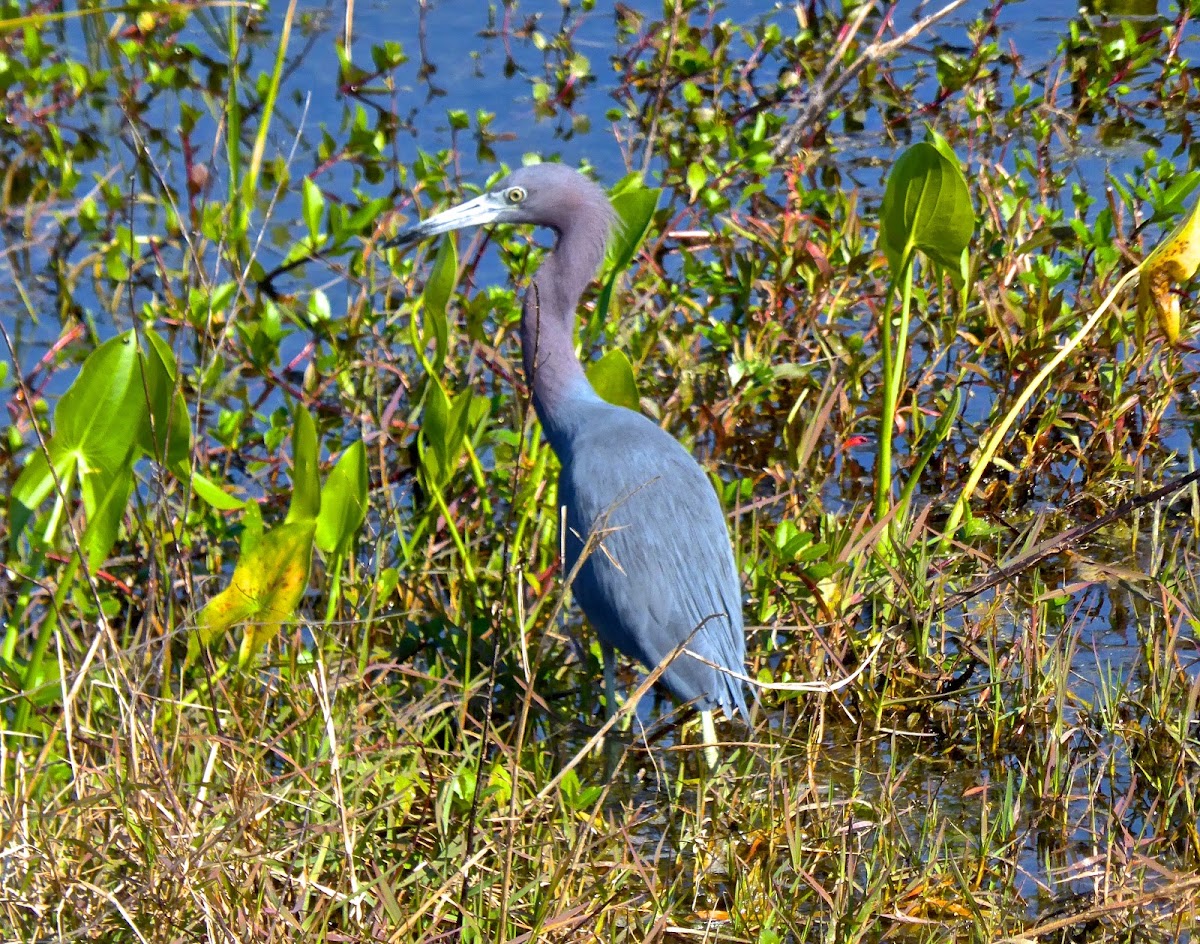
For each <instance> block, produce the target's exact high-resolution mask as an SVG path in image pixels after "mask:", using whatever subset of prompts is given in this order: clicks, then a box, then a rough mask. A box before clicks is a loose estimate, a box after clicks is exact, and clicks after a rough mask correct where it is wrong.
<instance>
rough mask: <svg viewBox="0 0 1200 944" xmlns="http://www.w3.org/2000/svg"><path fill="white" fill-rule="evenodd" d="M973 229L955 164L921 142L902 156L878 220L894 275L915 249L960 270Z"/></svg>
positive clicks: (963, 181) (971, 212)
mask: <svg viewBox="0 0 1200 944" xmlns="http://www.w3.org/2000/svg"><path fill="white" fill-rule="evenodd" d="M943 144H944V142H943ZM974 231H975V209H974V207H973V206H972V205H971V194H970V191H969V190H968V189H967V181H966V179H965V178H964V177H963V173H962V170H961V168H960V167H959V164H958V161H956V160H952V159H951V158H948V157H947V156H946V155H945V154H943V153H942V151H941V150H939V148H938V147H937V146H936V145H935V144H929V143H927V142H924V141H922V142H920V143H919V144H914V145H913V146H912V147H910V148H909V149H908V150H907V151H905V152H904V153H903V154H902V155H900V159H899V160H897V161H896V163H895V165H894V166H893V167H892V172H891V173H890V174H889V175H888V182H887V189H886V190H885V192H884V195H883V206H882V208H881V210H880V216H879V242H880V245H881V246H882V248H883V251H884V252H885V253H886V254H887V259H888V265H889V266H890V267H891V270H892V273H893V276H894V277H895V276H898V275H899V274H900V271H901V267H902V266H903V265H904V263H905V261H906V259H907V257H908V255H909V254H910V252H912V251H913V250H917V251H920V252H922V253H924V254H925V255H926V256H927V257H928V258H929V259H930V260H932V261H933V262H935V263H937V264H938V265H941V266H945V267H946V268H948V269H951V270H955V271H956V270H958V269H959V268H960V266H961V261H962V253H963V250H964V249H966V248H967V246H968V244H969V243H970V241H971V235H972V233H973V232H974Z"/></svg>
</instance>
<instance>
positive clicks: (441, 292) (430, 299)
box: [421, 236, 458, 373]
mask: <svg viewBox="0 0 1200 944" xmlns="http://www.w3.org/2000/svg"><path fill="white" fill-rule="evenodd" d="M457 280H458V252H457V251H456V250H455V248H454V240H453V239H451V238H450V237H448V236H447V237H446V238H445V239H443V240H442V244H441V245H440V246H439V247H438V252H437V257H436V258H435V259H434V260H433V271H432V272H430V273H429V281H428V282H426V283H425V291H424V292H423V293H422V295H421V301H422V303H423V307H424V309H425V319H426V326H427V328H428V329H429V330H430V331H432V332H433V336H434V339H435V342H436V348H435V353H434V356H433V365H432V366H433V370H434V372H435V373H440V372H441V369H442V365H443V364H445V362H446V354H447V353H448V352H449V350H450V319H449V317H448V316H447V314H446V308H447V306H448V305H449V304H450V293H451V292H453V291H454V283H455V282H456V281H457ZM426 338H428V335H426Z"/></svg>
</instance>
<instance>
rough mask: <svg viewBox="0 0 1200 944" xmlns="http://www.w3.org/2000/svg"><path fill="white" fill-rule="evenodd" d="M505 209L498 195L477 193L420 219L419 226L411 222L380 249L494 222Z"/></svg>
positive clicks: (506, 207) (409, 244) (406, 244)
mask: <svg viewBox="0 0 1200 944" xmlns="http://www.w3.org/2000/svg"><path fill="white" fill-rule="evenodd" d="M507 209H508V206H507V205H506V204H505V203H504V198H503V197H501V196H500V195H499V194H494V193H485V194H481V195H480V196H478V197H476V198H475V199H474V200H468V201H467V202H466V203H460V204H459V205H458V206H456V207H451V208H450V209H449V210H443V211H442V212H441V213H435V214H434V215H433V216H431V217H429V219H427V220H422V221H421V222H420V223H414V224H413V225H412V226H409V227H406V228H405V229H402V230H401V231H400V232H398V233H397V234H396V235H395V236H393V237H392V238H391V239H389V240H388V241H387V242H386V243H384V244H383V245H384V248H388V247H391V246H411V245H412V244H413V243H417V242H420V241H421V240H424V239H428V238H429V237H430V236H437V235H439V234H441V233H448V232H450V231H451V230H452V229H465V228H466V227H468V226H483V225H485V224H487V223H495V222H497V221H499V220H502V219H503V218H504V215H505V211H506V210H507Z"/></svg>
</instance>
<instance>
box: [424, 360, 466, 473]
mask: <svg viewBox="0 0 1200 944" xmlns="http://www.w3.org/2000/svg"><path fill="white" fill-rule="evenodd" d="M472 401H473V397H472V394H471V391H470V390H464V391H463V392H462V393H460V394H459V395H458V396H457V397H455V398H454V399H453V400H451V399H450V398H449V397H448V396H447V395H446V391H445V390H443V389H442V385H441V384H440V383H438V382H436V381H435V382H434V383H432V384H430V386H429V392H428V393H427V394H426V399H425V417H424V419H423V420H422V422H421V442H420V444H419V448H420V450H421V464H422V466H423V468H424V470H425V473H426V475H427V476H428V477H429V481H430V483H431V484H434V485H438V486H441V485H444V484H445V483H446V482H448V481H449V480H450V477H451V476H452V475H453V474H454V470H455V469H456V468H458V461H459V459H460V458H461V456H462V453H463V444H464V442H465V441H466V432H467V423H468V421H469V420H470V418H471V403H472Z"/></svg>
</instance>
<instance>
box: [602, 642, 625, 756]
mask: <svg viewBox="0 0 1200 944" xmlns="http://www.w3.org/2000/svg"><path fill="white" fill-rule="evenodd" d="M600 655H601V656H602V657H603V659H604V720H605V721H611V720H612V717H613V715H615V714H616V713H617V653H616V651H615V650H614V649H613V647H612V646H610V645H609V644H608V643H606V642H602V643H600ZM613 734H614V732H612V731H609V732H608V734H606V735H605V736H604V763H605V766H606V768H607V770H606V771H605V773H606V774H607V776H609V777H611V776H612V775H613V773H614V772H615V771H616V769H617V763H618V761H619V760H620V748H619V747H618V746H617V739H616V738H615V737H614V736H613Z"/></svg>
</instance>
